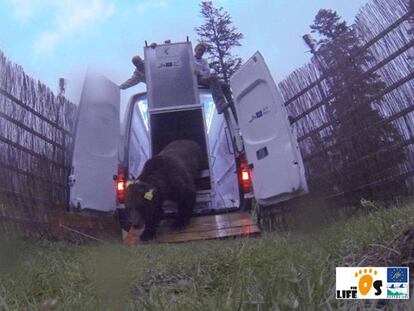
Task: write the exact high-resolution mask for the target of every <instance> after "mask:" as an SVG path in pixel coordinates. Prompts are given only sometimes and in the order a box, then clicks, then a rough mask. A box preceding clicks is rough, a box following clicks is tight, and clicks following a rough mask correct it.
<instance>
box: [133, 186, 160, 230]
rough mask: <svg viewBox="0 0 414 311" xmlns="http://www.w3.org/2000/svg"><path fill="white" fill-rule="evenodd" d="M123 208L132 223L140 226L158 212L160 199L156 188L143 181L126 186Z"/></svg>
mask: <svg viewBox="0 0 414 311" xmlns="http://www.w3.org/2000/svg"><path fill="white" fill-rule="evenodd" d="M125 208H126V209H127V211H128V213H129V217H130V220H131V222H132V224H133V225H134V226H135V227H137V228H141V227H142V226H143V225H144V223H145V222H146V221H148V220H150V219H151V218H153V217H156V215H157V214H158V212H159V211H158V209H159V208H160V200H159V194H158V190H157V189H156V188H155V187H154V186H152V185H150V184H148V183H144V182H137V183H133V184H131V185H129V186H128V188H127V191H126V197H125Z"/></svg>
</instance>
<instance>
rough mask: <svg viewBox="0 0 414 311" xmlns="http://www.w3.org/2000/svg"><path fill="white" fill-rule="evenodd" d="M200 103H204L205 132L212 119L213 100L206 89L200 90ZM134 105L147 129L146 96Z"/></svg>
mask: <svg viewBox="0 0 414 311" xmlns="http://www.w3.org/2000/svg"><path fill="white" fill-rule="evenodd" d="M200 103H201V104H202V105H204V115H205V120H206V123H207V132H208V131H209V130H210V125H211V120H212V119H213V113H214V102H213V97H212V95H211V93H210V92H209V91H207V90H203V91H202V90H200ZM136 107H137V108H138V110H139V112H140V113H141V116H142V118H143V119H144V122H145V127H146V129H147V131H148V102H147V97H146V96H145V95H144V96H142V97H141V98H140V99H139V100H138V101H137V103H136Z"/></svg>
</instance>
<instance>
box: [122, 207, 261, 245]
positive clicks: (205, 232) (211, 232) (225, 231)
mask: <svg viewBox="0 0 414 311" xmlns="http://www.w3.org/2000/svg"><path fill="white" fill-rule="evenodd" d="M172 222H173V220H172V219H164V220H163V221H162V222H161V224H160V225H159V227H158V228H157V236H156V238H155V239H154V240H151V241H148V242H142V241H141V240H140V239H139V236H140V235H141V233H142V231H143V229H144V228H142V229H134V228H132V227H131V229H130V231H129V232H128V234H127V235H126V236H125V238H124V243H125V244H127V245H130V246H133V245H139V244H157V243H177V242H187V241H198V240H210V239H221V238H226V237H236V236H249V235H257V234H260V229H259V227H258V226H257V225H256V224H255V223H254V221H253V219H252V216H251V214H250V213H249V212H232V213H225V214H219V215H207V216H198V217H193V218H191V220H190V224H189V225H188V226H187V227H185V228H183V229H181V230H177V229H173V228H172V226H171V225H172Z"/></svg>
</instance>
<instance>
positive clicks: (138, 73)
mask: <svg viewBox="0 0 414 311" xmlns="http://www.w3.org/2000/svg"><path fill="white" fill-rule="evenodd" d="M131 61H132V63H133V64H134V66H135V70H134V73H133V74H132V76H131V78H129V79H128V80H126V81H125V82H124V83H122V84H121V85H120V86H119V88H120V89H121V90H125V89H127V88H130V87H131V86H134V85H137V84H138V83H140V82H145V68H144V61H143V60H142V58H141V57H139V56H138V55H135V56H133V57H132V60H131Z"/></svg>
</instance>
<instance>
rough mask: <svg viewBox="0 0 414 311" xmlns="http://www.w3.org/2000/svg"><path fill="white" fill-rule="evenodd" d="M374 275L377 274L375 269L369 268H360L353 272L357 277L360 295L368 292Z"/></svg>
mask: <svg viewBox="0 0 414 311" xmlns="http://www.w3.org/2000/svg"><path fill="white" fill-rule="evenodd" d="M375 275H377V270H373V269H371V268H369V269H367V268H365V269H360V270H359V271H358V272H355V277H356V278H359V281H358V290H359V293H360V294H361V295H363V296H365V295H367V294H368V293H369V291H370V290H371V288H372V284H373V283H374V276H375Z"/></svg>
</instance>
